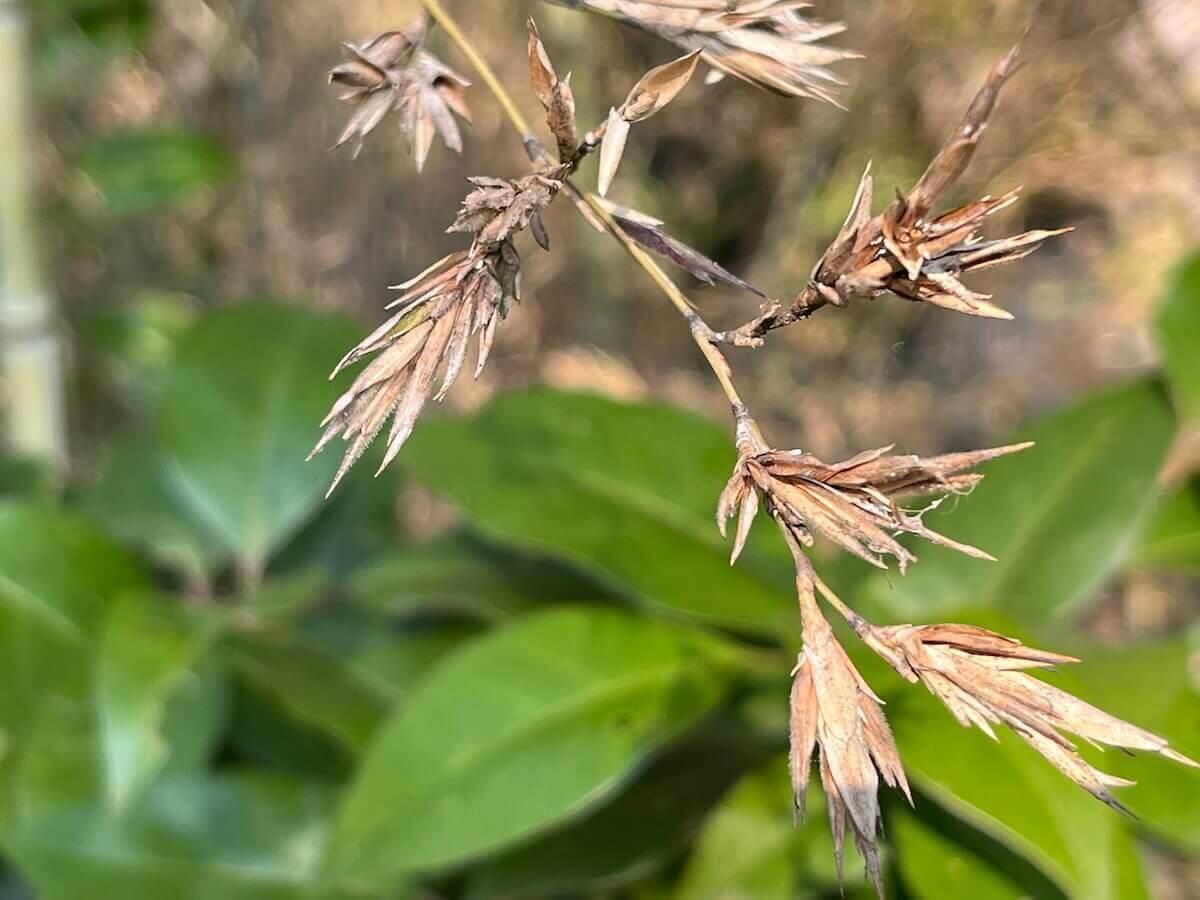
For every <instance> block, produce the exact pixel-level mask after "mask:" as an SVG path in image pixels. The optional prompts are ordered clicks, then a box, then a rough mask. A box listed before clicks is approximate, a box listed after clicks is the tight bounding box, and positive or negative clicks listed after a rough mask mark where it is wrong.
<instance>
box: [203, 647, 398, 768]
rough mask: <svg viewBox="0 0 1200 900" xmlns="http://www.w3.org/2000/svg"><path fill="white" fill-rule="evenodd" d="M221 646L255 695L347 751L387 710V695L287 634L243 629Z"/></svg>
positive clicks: (360, 744) (358, 746)
mask: <svg viewBox="0 0 1200 900" xmlns="http://www.w3.org/2000/svg"><path fill="white" fill-rule="evenodd" d="M227 643H228V652H229V654H230V657H231V660H232V664H233V666H234V668H235V669H236V670H237V671H238V672H239V673H240V674H241V675H242V677H243V678H245V679H247V680H248V681H249V682H250V684H252V685H253V686H254V687H255V688H256V689H257V690H258V691H259V692H260V693H261V694H263V695H265V696H267V697H269V698H270V699H271V700H272V701H273V702H274V703H275V704H276V705H278V706H279V708H280V709H282V710H283V711H284V712H285V713H286V714H287V715H289V716H291V717H294V718H295V719H297V720H298V721H300V722H302V723H304V724H306V725H309V726H311V727H314V728H316V729H318V730H320V731H322V732H325V733H326V734H328V735H329V736H331V737H332V738H334V739H335V740H337V741H339V742H340V743H342V744H343V745H344V746H345V747H346V748H347V749H349V750H350V751H352V752H357V751H358V750H360V749H361V748H362V747H363V745H364V744H365V743H366V741H367V739H368V738H370V736H371V734H372V732H373V731H374V730H375V726H376V725H377V724H378V723H379V720H380V719H381V718H382V717H383V715H384V713H385V712H386V711H387V707H388V702H387V701H388V698H387V696H386V695H384V694H383V693H382V692H380V691H377V690H376V689H374V688H373V686H372V685H371V684H370V683H368V682H367V681H365V680H364V679H362V678H361V677H359V676H358V675H357V674H356V673H355V672H354V671H353V670H352V669H351V668H350V667H349V666H348V665H347V664H346V662H345V661H344V660H342V659H339V658H338V657H335V656H333V655H331V654H329V653H327V652H325V651H324V650H323V649H322V648H321V647H319V646H317V645H316V644H313V643H312V642H310V641H307V640H305V639H304V638H303V637H302V636H300V635H297V634H295V633H293V632H290V631H289V630H286V629H282V628H279V629H270V630H244V631H243V632H242V633H240V634H237V635H231V636H230V638H229V639H228V642H227Z"/></svg>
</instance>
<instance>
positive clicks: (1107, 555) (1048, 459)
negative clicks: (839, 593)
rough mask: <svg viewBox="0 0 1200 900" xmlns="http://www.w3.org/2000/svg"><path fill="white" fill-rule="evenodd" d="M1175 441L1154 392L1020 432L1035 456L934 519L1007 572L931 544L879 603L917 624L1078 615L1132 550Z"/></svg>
mask: <svg viewBox="0 0 1200 900" xmlns="http://www.w3.org/2000/svg"><path fill="white" fill-rule="evenodd" d="M1173 432H1174V420H1173V418H1172V415H1171V410H1170V407H1169V405H1168V403H1167V402H1166V397H1165V396H1164V394H1163V392H1162V390H1161V388H1160V387H1159V386H1158V385H1157V384H1155V383H1152V382H1137V383H1133V384H1129V385H1125V386H1123V387H1119V388H1116V389H1114V390H1110V391H1106V392H1104V393H1101V394H1096V395H1093V396H1091V397H1088V398H1086V399H1085V400H1083V401H1082V402H1080V403H1078V404H1076V405H1075V406H1072V407H1070V408H1068V409H1065V410H1062V411H1060V412H1057V413H1053V414H1051V415H1049V416H1046V417H1044V418H1042V419H1040V420H1038V421H1035V422H1032V423H1031V424H1029V425H1028V426H1026V427H1023V428H1019V429H1018V430H1017V434H1016V435H1015V436H1014V439H1019V440H1032V441H1036V442H1037V445H1036V446H1035V447H1033V448H1031V449H1029V450H1026V451H1024V452H1023V453H1018V454H1016V455H1014V456H1010V457H1006V458H1004V459H999V460H996V461H995V462H991V463H988V464H987V465H986V466H984V467H981V471H983V472H985V474H986V477H985V478H984V480H983V483H982V484H980V485H979V486H978V487H977V488H976V489H975V490H974V491H973V492H972V493H971V495H970V496H969V497H963V498H961V499H960V500H957V501H955V502H952V503H947V504H945V505H944V506H943V507H942V509H941V510H938V511H937V512H934V513H931V514H929V515H927V516H926V517H925V521H926V524H928V525H929V526H930V527H931V528H933V529H934V530H936V531H941V532H943V533H945V534H948V535H949V536H950V537H952V538H954V539H955V540H959V541H965V542H966V543H968V544H973V545H975V546H976V547H981V548H982V549H984V550H986V551H988V552H989V553H991V554H992V555H994V556H996V557H997V559H998V560H999V561H998V562H994V563H991V562H983V561H980V560H975V559H971V558H969V557H966V556H964V555H962V554H958V553H953V552H950V551H948V550H945V549H943V548H940V547H934V546H929V545H925V544H922V545H921V546H918V547H916V548H915V549H916V551H917V555H918V556H919V557H920V561H919V562H918V563H917V564H916V565H914V566H913V567H911V568H910V569H909V572H908V574H907V575H904V576H900V575H898V574H895V575H892V576H891V577H890V586H889V580H888V579H883V578H879V579H877V580H874V581H873V582H871V585H872V587H871V588H870V595H871V597H872V598H873V599H874V600H876V601H877V602H879V603H880V604H882V605H883V606H884V607H885V608H887V609H888V610H889V611H890V613H891V614H893V615H894V616H895V617H896V618H903V619H905V620H909V621H911V620H912V619H917V620H922V619H926V618H928V617H930V616H934V615H936V614H939V613H940V612H941V611H944V610H947V609H953V608H961V607H963V606H978V607H989V606H990V607H995V608H997V609H1000V610H1003V611H1004V612H1005V613H1007V614H1010V615H1014V616H1017V617H1020V618H1022V619H1024V620H1027V621H1038V622H1044V621H1045V620H1046V618H1047V617H1048V616H1061V615H1064V614H1066V613H1069V612H1070V611H1072V610H1075V609H1077V608H1078V607H1079V606H1080V604H1081V603H1083V602H1084V601H1086V600H1087V599H1088V597H1089V596H1090V595H1091V593H1092V592H1093V591H1094V590H1095V589H1096V588H1097V587H1099V586H1100V585H1101V584H1102V583H1103V581H1104V579H1105V578H1107V577H1108V576H1109V575H1110V574H1111V573H1112V572H1113V571H1114V570H1115V569H1116V568H1117V567H1118V566H1120V564H1121V563H1122V562H1123V561H1124V559H1125V558H1126V557H1127V555H1128V554H1129V552H1130V550H1131V549H1132V546H1133V542H1134V541H1135V540H1136V537H1137V535H1138V533H1139V530H1140V527H1141V526H1142V524H1143V523H1144V520H1145V517H1146V516H1147V514H1148V513H1149V512H1150V510H1151V509H1152V508H1153V506H1154V504H1155V500H1156V497H1157V495H1156V490H1157V489H1156V486H1155V479H1156V476H1157V475H1158V471H1159V468H1160V466H1161V464H1162V460H1163V456H1164V454H1165V453H1166V449H1167V445H1168V443H1169V442H1170V440H1171V437H1172V434H1173ZM943 510H945V512H943Z"/></svg>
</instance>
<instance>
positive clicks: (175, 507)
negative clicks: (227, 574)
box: [82, 439, 227, 583]
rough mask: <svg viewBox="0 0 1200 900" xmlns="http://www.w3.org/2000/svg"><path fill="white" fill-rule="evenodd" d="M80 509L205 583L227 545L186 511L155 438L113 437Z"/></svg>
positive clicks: (112, 531)
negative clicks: (150, 439)
mask: <svg viewBox="0 0 1200 900" xmlns="http://www.w3.org/2000/svg"><path fill="white" fill-rule="evenodd" d="M82 505H83V510H84V512H85V513H86V514H87V515H88V516H89V517H90V518H92V519H93V520H95V521H96V522H97V523H98V524H99V525H101V526H102V527H103V528H104V529H105V530H106V531H107V532H108V533H109V534H112V535H115V536H117V537H119V538H121V539H122V540H126V541H129V542H130V543H132V544H134V545H136V546H139V547H145V548H146V549H147V550H148V551H149V552H150V554H151V555H152V556H153V557H154V558H155V559H156V560H158V561H159V562H160V563H162V564H163V565H165V566H168V567H170V568H173V569H175V570H176V571H177V572H179V573H180V574H181V575H183V576H185V577H187V578H190V579H191V580H192V581H193V582H196V581H199V582H200V583H203V582H204V580H206V579H207V578H208V577H209V576H210V575H211V574H212V573H213V571H214V569H215V568H217V566H218V564H219V563H220V561H221V560H222V558H223V557H225V556H226V554H227V550H226V548H224V547H223V546H222V545H221V543H220V542H219V541H218V540H217V539H216V538H215V537H214V536H213V535H212V534H211V533H210V532H209V531H208V530H207V529H206V528H204V527H203V524H202V523H201V522H199V521H196V520H195V519H194V518H192V517H191V516H190V510H189V509H188V507H187V504H186V502H185V501H184V499H183V497H182V496H181V495H180V493H179V492H178V490H177V487H176V485H175V484H173V483H172V479H171V477H170V475H169V474H168V470H167V460H166V458H165V457H164V455H163V453H162V451H161V450H160V449H158V447H156V446H155V445H154V443H153V442H151V441H149V440H145V439H128V440H124V441H118V442H116V443H114V444H113V445H112V446H111V447H110V448H109V451H108V459H107V461H106V462H105V464H104V468H103V470H102V471H101V474H100V478H99V480H98V481H97V482H96V484H94V485H93V486H92V487H91V488H90V489H89V490H88V492H87V493H86V494H85V496H84V498H83V504H82Z"/></svg>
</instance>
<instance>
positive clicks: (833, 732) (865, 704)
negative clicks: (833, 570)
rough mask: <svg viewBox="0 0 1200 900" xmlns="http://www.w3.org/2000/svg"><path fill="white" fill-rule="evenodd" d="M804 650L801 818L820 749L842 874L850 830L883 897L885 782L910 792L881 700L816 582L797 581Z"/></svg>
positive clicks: (798, 708) (796, 686)
mask: <svg viewBox="0 0 1200 900" xmlns="http://www.w3.org/2000/svg"><path fill="white" fill-rule="evenodd" d="M796 586H797V590H798V592H799V600H800V617H801V619H802V621H803V625H804V649H803V651H802V652H801V654H800V657H799V659H798V661H797V663H796V668H795V670H794V671H793V679H794V680H793V682H792V694H791V718H790V721H791V725H790V750H789V755H788V762H789V768H790V769H791V773H792V790H793V792H794V795H795V803H796V809H797V810H798V811H799V812H800V813H801V814H803V812H804V808H805V794H806V791H807V789H808V776H809V770H810V768H811V765H812V757H813V752H814V750H819V752H820V772H821V785H822V787H823V788H824V790H825V797H826V801H827V803H828V805H829V822H830V827H831V828H832V830H833V848H834V854H835V856H836V859H837V867H838V873H839V876H840V874H841V870H842V848H843V843H844V841H845V834H846V828H847V826H849V829H850V834H851V836H852V837H853V838H854V843H855V844H856V845H857V846H858V849H859V852H860V853H861V854H862V856H863V859H864V860H866V864H867V875H868V876H869V877H870V879H871V883H872V884H873V885H874V886H875V890H876V891H877V892H878V893H879V896H880V897H882V896H883V878H882V874H881V870H880V865H879V849H878V846H877V845H876V840H875V835H876V832H877V830H878V828H879V798H878V793H879V779H880V776H882V778H883V780H884V782H885V783H886V784H887V785H888V786H890V787H893V788H897V789H898V790H900V791H902V792H903V793H904V796H905V797H907V798H908V801H909V803H912V794H911V792H910V790H909V787H908V780H907V779H906V778H905V775H904V766H903V765H902V764H901V762H900V754H899V752H898V751H897V749H896V743H895V741H894V740H893V739H892V733H891V730H890V729H889V728H888V724H887V721H886V719H884V716H883V710H882V708H881V703H882V701H880V699H879V698H878V697H876V696H875V694H874V693H873V692H872V690H871V688H870V687H869V686H868V685H867V683H866V681H864V680H863V678H862V676H861V675H860V674H859V673H858V670H857V669H855V668H854V665H853V663H851V662H850V658H849V657H848V656H847V655H846V651H845V650H843V649H842V647H841V645H840V644H839V643H838V642H837V638H836V637H834V634H833V630H832V629H831V628H830V627H829V623H828V622H826V621H825V618H824V617H823V616H822V615H821V611H820V610H819V609H818V608H817V602H816V599H815V598H814V596H813V583H812V580H811V578H810V577H809V576H808V575H807V574H806V573H805V572H803V571H801V572H800V573H799V574H798V575H797V578H796Z"/></svg>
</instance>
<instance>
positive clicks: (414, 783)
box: [327, 609, 737, 882]
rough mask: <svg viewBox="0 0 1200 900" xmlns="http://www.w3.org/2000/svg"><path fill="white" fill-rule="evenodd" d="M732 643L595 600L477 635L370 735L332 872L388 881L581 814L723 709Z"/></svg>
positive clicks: (338, 833) (337, 834)
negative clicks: (590, 605) (662, 748)
mask: <svg viewBox="0 0 1200 900" xmlns="http://www.w3.org/2000/svg"><path fill="white" fill-rule="evenodd" d="M736 652H737V651H735V650H732V649H730V647H729V645H727V644H725V643H723V642H720V641H718V640H717V639H716V638H713V637H709V636H706V635H702V634H699V633H695V632H689V631H685V630H682V629H678V628H675V627H672V626H669V625H666V624H662V623H658V622H654V621H648V620H642V619H637V618H634V617H632V616H629V615H625V614H621V613H616V612H611V611H599V610H586V609H566V610H556V611H553V612H548V613H545V614H541V615H538V616H536V617H533V618H531V619H526V620H524V621H520V622H518V623H516V624H514V625H513V626H511V627H509V628H507V629H504V630H502V631H500V632H496V633H493V634H491V635H488V636H486V637H484V638H481V639H480V640H478V641H476V642H474V643H473V644H471V645H469V646H467V647H465V648H463V649H462V650H461V651H459V652H458V653H455V654H454V655H452V656H451V657H449V658H447V659H446V660H444V661H443V662H442V663H440V664H439V665H437V666H436V667H435V668H434V669H432V670H431V671H430V672H429V674H428V675H427V676H426V677H425V679H424V680H423V681H422V682H421V683H420V684H419V685H418V686H417V688H416V689H415V690H414V691H413V692H412V694H411V695H410V696H409V697H408V699H407V701H406V702H405V703H404V704H403V705H402V706H401V707H400V710H399V711H398V712H397V713H396V714H395V716H394V717H393V718H392V719H391V720H390V721H388V722H387V723H386V724H385V725H384V726H383V727H382V729H381V731H380V733H379V734H378V735H377V737H376V739H375V740H374V741H373V742H372V745H371V747H370V749H369V750H368V753H367V755H366V757H365V758H364V760H363V762H362V764H361V766H360V768H359V771H358V773H357V775H356V777H355V779H354V781H353V783H352V784H351V786H350V788H349V792H348V796H347V798H346V802H345V804H344V806H343V807H342V810H341V812H340V814H339V816H338V818H337V821H336V825H335V831H334V837H333V842H332V845H331V849H330V856H329V859H328V861H327V864H328V869H329V871H330V872H332V873H336V874H341V875H346V876H350V875H353V876H354V877H355V878H356V879H361V880H364V881H367V882H378V881H381V880H387V879H389V878H391V877H394V876H395V875H396V874H398V873H401V872H405V871H412V870H419V869H432V868H437V867H443V866H447V865H450V864H453V863H458V862H463V861H465V860H468V859H470V858H473V857H475V856H478V855H480V854H483V853H486V852H489V851H495V850H498V849H500V848H501V847H504V846H506V845H509V844H512V843H515V842H518V841H521V840H526V839H528V838H530V837H532V836H533V835H535V834H536V833H538V832H539V831H542V830H544V829H546V828H548V827H549V826H551V825H553V824H555V823H557V822H560V821H562V820H564V819H566V818H567V817H569V816H571V815H574V814H578V813H579V812H581V811H582V810H583V809H584V808H586V807H587V806H588V805H589V804H591V803H594V802H596V801H597V800H599V799H601V798H602V797H604V796H605V795H606V794H607V793H608V792H609V791H611V790H612V789H613V788H614V787H615V786H616V784H617V783H618V782H619V781H620V779H621V778H622V777H625V776H626V775H627V774H628V773H629V771H630V770H631V769H632V767H634V766H635V765H637V764H638V763H639V762H640V761H641V760H642V759H644V758H645V757H646V756H647V755H648V754H649V753H650V752H652V751H653V750H654V748H656V747H657V746H659V745H661V744H662V743H663V742H664V741H665V740H667V739H668V738H669V737H671V736H673V735H675V734H677V733H679V732H680V731H682V730H683V729H684V728H686V727H687V726H688V725H690V724H691V723H693V722H695V721H696V719H697V718H698V717H699V716H701V715H703V714H704V713H705V712H706V711H707V710H709V709H711V708H712V707H713V706H714V705H715V704H716V702H717V701H718V700H719V699H720V697H721V695H722V694H723V693H724V690H725V687H726V685H727V684H728V682H729V681H730V679H731V677H732V669H733V667H734V666H735V665H736V664H737V663H736V660H737V657H736V655H735V654H736Z"/></svg>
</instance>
